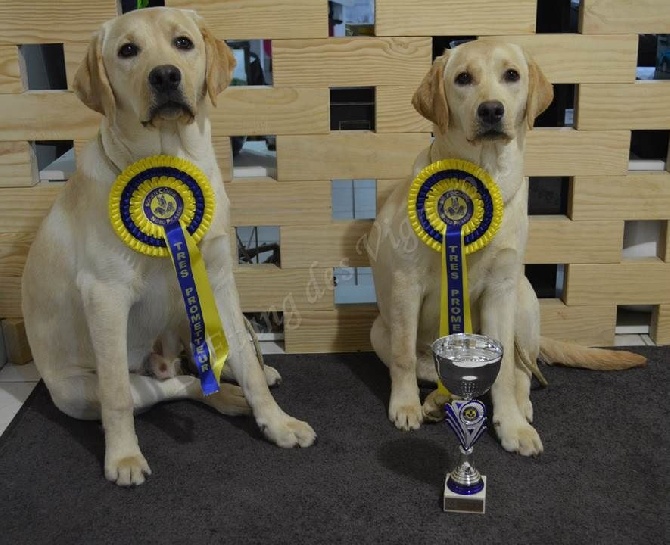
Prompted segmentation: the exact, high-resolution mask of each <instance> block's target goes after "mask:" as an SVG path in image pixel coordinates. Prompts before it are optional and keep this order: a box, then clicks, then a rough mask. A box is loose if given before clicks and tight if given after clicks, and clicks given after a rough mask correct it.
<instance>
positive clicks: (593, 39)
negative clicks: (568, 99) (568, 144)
mask: <svg viewBox="0 0 670 545" xmlns="http://www.w3.org/2000/svg"><path fill="white" fill-rule="evenodd" d="M493 39H501V40H505V41H507V42H512V43H516V44H519V45H520V46H522V47H523V48H524V49H525V50H526V51H528V53H530V55H531V56H532V57H533V59H534V60H535V61H536V62H537V63H538V64H539V66H540V68H541V69H542V72H543V73H544V75H545V76H547V79H549V81H551V82H552V83H623V82H631V83H632V82H633V81H635V66H636V64H637V62H636V61H637V40H638V37H637V34H627V35H624V36H621V35H617V36H607V35H605V36H588V35H582V34H528V35H525V36H495V37H494V38H493Z"/></svg>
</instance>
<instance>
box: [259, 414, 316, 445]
mask: <svg viewBox="0 0 670 545" xmlns="http://www.w3.org/2000/svg"><path fill="white" fill-rule="evenodd" d="M258 425H259V426H260V428H261V430H262V431H263V433H264V434H265V437H267V438H268V439H269V440H270V441H272V442H273V443H275V444H277V445H278V446H280V447H282V448H292V447H309V446H310V445H312V444H313V443H314V441H315V440H316V433H315V432H314V430H313V429H312V426H310V425H309V424H308V423H307V422H303V421H302V420H298V419H297V418H293V417H292V416H289V415H287V414H282V415H281V416H280V417H279V418H277V419H276V420H275V421H274V422H272V423H268V424H265V423H262V422H259V423H258Z"/></svg>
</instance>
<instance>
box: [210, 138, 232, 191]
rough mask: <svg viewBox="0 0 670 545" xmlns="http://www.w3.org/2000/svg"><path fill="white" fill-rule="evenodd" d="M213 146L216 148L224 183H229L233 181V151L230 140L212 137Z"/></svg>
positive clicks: (215, 151)
mask: <svg viewBox="0 0 670 545" xmlns="http://www.w3.org/2000/svg"><path fill="white" fill-rule="evenodd" d="M212 145H213V146H214V154H215V155H216V162H217V163H218V164H219V168H220V169H221V177H222V178H223V181H224V182H229V181H231V180H232V179H233V150H232V148H231V146H230V138H228V137H225V136H214V137H212Z"/></svg>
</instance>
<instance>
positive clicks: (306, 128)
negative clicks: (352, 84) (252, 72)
mask: <svg viewBox="0 0 670 545" xmlns="http://www.w3.org/2000/svg"><path fill="white" fill-rule="evenodd" d="M210 119H211V120H212V132H213V133H214V134H216V135H217V136H223V135H226V136H251V135H268V134H270V135H276V134H318V133H322V134H323V133H327V132H329V130H330V126H329V125H330V113H329V93H328V89H325V88H323V89H316V88H302V89H294V88H290V87H284V88H277V87H229V88H228V89H226V90H225V91H224V92H223V94H222V95H221V97H220V99H219V103H218V106H217V107H216V108H211V110H210Z"/></svg>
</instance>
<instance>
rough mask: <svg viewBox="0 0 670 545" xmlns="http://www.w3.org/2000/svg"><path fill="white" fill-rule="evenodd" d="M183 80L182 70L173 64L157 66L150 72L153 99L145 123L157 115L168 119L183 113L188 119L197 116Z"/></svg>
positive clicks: (149, 78) (148, 122)
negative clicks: (187, 95) (187, 97)
mask: <svg viewBox="0 0 670 545" xmlns="http://www.w3.org/2000/svg"><path fill="white" fill-rule="evenodd" d="M181 82H182V75H181V71H180V70H179V68H177V67H176V66H174V65H172V64H163V65H160V66H156V67H155V68H153V69H152V70H151V72H149V77H148V83H149V88H150V89H151V93H152V95H153V101H152V105H151V109H150V110H149V115H148V120H147V121H146V122H145V123H144V124H145V125H146V124H150V123H151V122H152V121H153V120H154V118H155V117H156V116H161V117H164V118H167V119H175V118H178V117H180V116H182V115H186V117H187V118H188V119H193V117H195V115H194V113H193V109H192V107H191V105H190V104H189V103H188V101H187V100H186V98H185V97H184V93H183V91H182V87H181Z"/></svg>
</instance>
